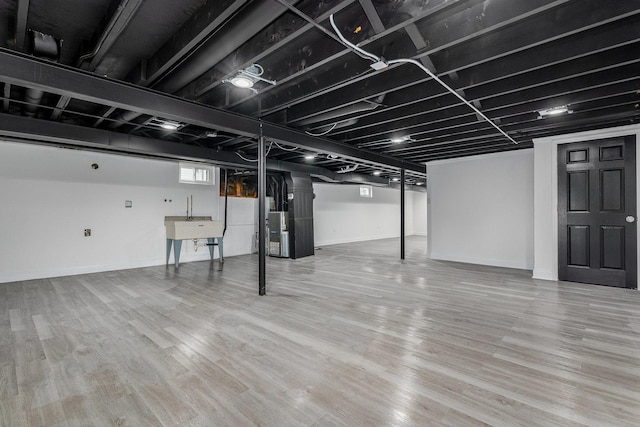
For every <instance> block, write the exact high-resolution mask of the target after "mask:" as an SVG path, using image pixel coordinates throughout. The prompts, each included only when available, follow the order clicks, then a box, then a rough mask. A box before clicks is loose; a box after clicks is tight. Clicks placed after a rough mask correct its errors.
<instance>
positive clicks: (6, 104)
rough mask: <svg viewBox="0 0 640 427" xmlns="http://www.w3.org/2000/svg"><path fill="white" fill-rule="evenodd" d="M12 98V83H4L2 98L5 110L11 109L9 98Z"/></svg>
mask: <svg viewBox="0 0 640 427" xmlns="http://www.w3.org/2000/svg"><path fill="white" fill-rule="evenodd" d="M10 99H11V84H10V83H5V84H4V99H3V100H2V108H3V110H4V111H9V100H10Z"/></svg>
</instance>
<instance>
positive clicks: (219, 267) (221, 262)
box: [217, 237, 224, 271]
mask: <svg viewBox="0 0 640 427" xmlns="http://www.w3.org/2000/svg"><path fill="white" fill-rule="evenodd" d="M217 240H218V261H219V265H218V270H220V271H222V267H224V254H223V251H222V249H223V246H222V237H218V238H217Z"/></svg>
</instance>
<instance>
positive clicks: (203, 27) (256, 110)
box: [0, 0, 640, 177]
mask: <svg viewBox="0 0 640 427" xmlns="http://www.w3.org/2000/svg"><path fill="white" fill-rule="evenodd" d="M20 10H22V11H26V12H23V13H20ZM331 14H334V18H335V22H336V25H337V27H338V29H339V30H340V31H341V33H342V34H344V36H345V37H346V38H347V39H348V40H349V41H350V42H351V43H355V44H358V46H360V47H361V48H362V49H364V50H366V51H368V52H371V53H373V54H375V55H376V56H379V57H383V58H384V60H385V61H388V60H394V59H398V58H413V59H417V60H418V61H420V62H421V63H422V64H423V65H424V66H425V67H426V68H428V69H429V70H431V71H432V72H434V73H435V74H436V75H437V76H439V77H440V79H441V80H442V81H443V82H444V83H445V84H446V85H448V86H449V87H451V88H452V89H454V90H455V91H456V92H457V93H458V94H459V95H461V96H462V97H464V98H465V99H466V100H468V101H469V102H471V103H472V105H473V106H475V107H476V108H477V109H478V110H479V111H481V112H482V113H483V114H484V115H486V116H487V117H488V118H490V119H491V120H492V121H493V123H495V124H496V125H498V126H499V127H500V129H501V130H503V131H504V132H506V133H507V134H508V135H509V137H510V138H511V139H513V140H515V141H516V142H517V143H518V144H514V143H513V141H511V140H509V139H508V138H507V137H505V136H504V135H502V134H501V133H500V132H499V131H498V130H497V129H495V128H494V127H492V126H491V125H490V124H489V123H487V122H486V121H484V120H483V119H482V118H481V117H480V116H479V115H478V114H477V113H476V112H475V111H473V110H472V109H471V108H470V107H469V106H467V105H465V104H464V103H462V101H460V99H458V98H457V97H455V96H453V95H452V94H450V93H449V92H447V91H446V89H445V88H443V87H442V86H441V85H440V84H438V83H436V82H435V81H434V79H432V78H430V77H429V76H428V75H427V74H426V73H425V72H424V71H423V70H421V69H420V68H418V67H416V66H414V65H411V64H395V65H390V66H388V67H386V68H384V69H382V70H374V69H373V68H371V66H370V65H371V61H369V60H367V59H363V58H362V57H360V56H358V55H356V54H355V53H354V52H353V50H351V49H350V48H348V47H346V46H345V45H344V44H342V43H340V41H339V39H338V37H337V35H336V33H335V31H334V30H333V29H332V27H331V25H330V24H329V15H331ZM0 20H1V23H0V37H1V38H0V44H1V45H2V46H3V47H5V48H7V49H12V50H18V51H22V52H26V53H34V52H33V51H32V50H30V47H29V40H30V38H29V36H28V34H29V33H30V32H31V31H32V30H33V31H37V32H42V33H44V34H47V35H51V36H53V37H54V38H55V39H57V40H58V42H59V44H60V45H61V49H60V55H59V59H58V61H59V62H60V63H62V64H65V65H69V66H72V67H76V68H80V69H84V70H87V71H89V72H93V73H96V74H98V75H100V76H106V77H109V78H112V79H117V80H122V81H126V82H130V83H133V84H136V85H140V86H144V87H147V88H151V89H155V90H158V91H162V92H165V93H168V94H172V95H175V96H178V97H182V98H186V99H189V100H193V101H196V102H199V103H203V104H206V105H210V106H213V107H216V108H218V109H222V110H227V111H230V112H235V113H239V114H242V115H247V116H251V117H254V118H260V119H262V120H263V121H265V122H273V123H277V124H281V125H285V126H288V127H292V128H296V129H299V130H302V131H305V132H308V133H310V134H314V135H320V134H323V137H324V138H328V139H331V140H334V141H337V142H341V143H344V144H348V145H350V146H354V147H359V148H363V149H366V150H371V151H375V152H377V153H382V154H386V155H391V156H394V157H397V158H400V159H403V160H406V161H410V162H417V163H422V162H426V161H430V160H437V159H447V158H453V157H461V156H468V155H475V154H484V153H492V152H499V151H507V150H516V149H523V148H530V147H531V146H532V138H537V137H544V136H549V135H557V134H563V133H569V132H575V131H581V130H589V129H596V128H603V127H610V126H617V125H624V124H630V123H634V122H637V121H638V120H640V108H639V107H640V106H639V105H638V104H640V95H639V90H640V0H609V1H607V2H603V1H602V0H573V1H570V0H485V1H480V0H460V1H455V0H448V1H447V0H404V1H403V0H388V1H384V0H360V1H354V0H351V1H338V0H332V1H331V0H327V1H318V0H313V1H310V0H308V1H305V0H302V1H294V0H288V1H284V0H255V1H241V0H235V1H234V0H218V1H214V0H210V1H203V0H181V1H172V0H113V1H108V0H64V1H51V0H13V1H11V0H0ZM32 34H33V33H32ZM22 40H25V41H24V43H23V45H20V44H21V43H20V42H21V41H22ZM92 53H95V55H93V56H91V55H89V54H92ZM35 54H38V52H37V51H36V52H35ZM83 56H84V57H85V59H81V57H83ZM251 64H259V65H260V66H261V67H262V68H263V69H264V74H263V75H262V76H263V77H264V78H266V79H268V80H275V81H276V84H275V85H271V84H268V83H264V82H258V83H256V85H255V86H254V87H255V88H256V89H257V91H252V90H249V89H240V88H236V87H234V86H233V85H231V84H230V83H228V82H225V80H227V79H229V78H231V77H233V76H234V75H235V73H236V72H237V71H238V70H240V69H244V68H246V67H248V66H250V65H251ZM0 67H1V65H0ZM0 82H2V73H1V69H0ZM2 87H3V88H4V90H3V92H2V94H3V101H4V102H3V103H2V106H3V108H4V113H8V114H15V115H30V116H31V117H34V118H36V119H38V120H54V121H58V122H62V123H69V124H74V125H79V126H86V127H96V128H104V129H109V130H112V131H116V132H121V133H127V134H134V135H139V136H145V137H149V138H154V139H160V140H167V141H173V142H179V143H182V144H186V145H190V146H199V147H207V148H213V149H215V150H219V151H231V152H238V153H240V154H241V155H243V156H249V157H251V156H255V153H256V141H255V138H251V137H248V136H238V135H234V134H233V133H232V132H226V131H218V132H217V134H216V133H215V131H216V129H206V128H203V127H198V126H195V125H193V124H189V123H187V125H186V126H184V127H182V128H181V129H179V130H178V131H175V132H167V131H164V130H161V129H158V128H157V127H154V126H153V122H152V121H150V120H151V119H153V117H151V116H149V115H144V114H142V115H140V114H136V113H133V112H130V111H126V110H122V109H118V108H109V104H104V105H101V104H100V103H95V102H86V101H82V100H79V99H74V98H65V97H64V96H60V95H59V94H56V92H55V91H51V92H47V91H45V93H44V95H43V96H42V98H40V99H37V101H33V100H32V99H31V98H30V97H29V96H28V91H27V90H25V88H22V87H20V86H16V85H11V84H9V83H6V84H3V86H2ZM28 103H32V104H33V103H37V105H35V106H34V107H35V108H31V109H29V108H28V107H27V104H28ZM560 105H566V106H568V109H569V111H570V113H566V114H561V115H559V116H551V117H545V118H541V117H540V115H539V114H538V111H539V110H542V109H546V108H551V107H556V106H560ZM34 110H35V111H34ZM213 135H215V136H213ZM396 137H404V138H405V140H404V141H402V142H392V141H391V140H392V139H393V138H396ZM291 143H292V145H290V146H282V147H279V146H275V145H272V146H271V150H270V152H269V157H270V158H273V159H278V160H285V161H289V162H299V163H313V164H314V165H318V166H321V167H324V168H327V169H330V170H334V171H338V170H340V169H343V170H344V169H345V168H353V166H354V165H356V164H358V165H359V166H358V167H359V169H358V172H360V173H364V174H370V173H372V172H373V171H374V170H376V169H381V170H382V174H383V176H389V177H391V176H395V174H396V171H394V170H393V168H388V169H385V168H380V167H379V166H374V165H372V164H367V162H360V163H359V162H357V161H355V160H353V159H350V160H346V159H344V158H340V157H338V158H332V157H334V156H327V154H326V153H322V152H321V150H316V154H318V156H317V157H315V158H314V159H313V160H305V159H304V158H303V157H304V155H305V154H309V150H308V149H302V148H299V149H297V150H293V151H291V147H293V146H294V144H295V141H291Z"/></svg>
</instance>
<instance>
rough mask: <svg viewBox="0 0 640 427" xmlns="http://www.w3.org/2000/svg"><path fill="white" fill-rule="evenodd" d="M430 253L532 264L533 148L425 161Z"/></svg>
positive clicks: (515, 265) (499, 263)
mask: <svg viewBox="0 0 640 427" xmlns="http://www.w3.org/2000/svg"><path fill="white" fill-rule="evenodd" d="M427 194H428V199H429V200H428V209H429V212H428V256H429V257H430V258H433V259H440V260H449V261H460V262H468V263H473V264H484V265H495V266H500V267H512V268H521V269H529V270H530V269H532V268H533V150H518V151H511V152H506V153H498V154H490V155H483V156H474V157H466V158H462V159H454V160H444V161H436V162H429V163H427Z"/></svg>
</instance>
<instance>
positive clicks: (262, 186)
mask: <svg viewBox="0 0 640 427" xmlns="http://www.w3.org/2000/svg"><path fill="white" fill-rule="evenodd" d="M266 145H267V144H266V143H265V140H264V134H263V133H262V122H260V134H259V136H258V258H259V261H258V294H259V295H265V294H266V293H267V283H266V282H267V278H266V271H267V268H266V267H267V258H266V257H267V254H266V248H265V246H264V244H265V242H266V241H267V230H266V225H265V222H266V218H265V216H266V212H265V209H266V195H267V159H266V153H267V151H266Z"/></svg>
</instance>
